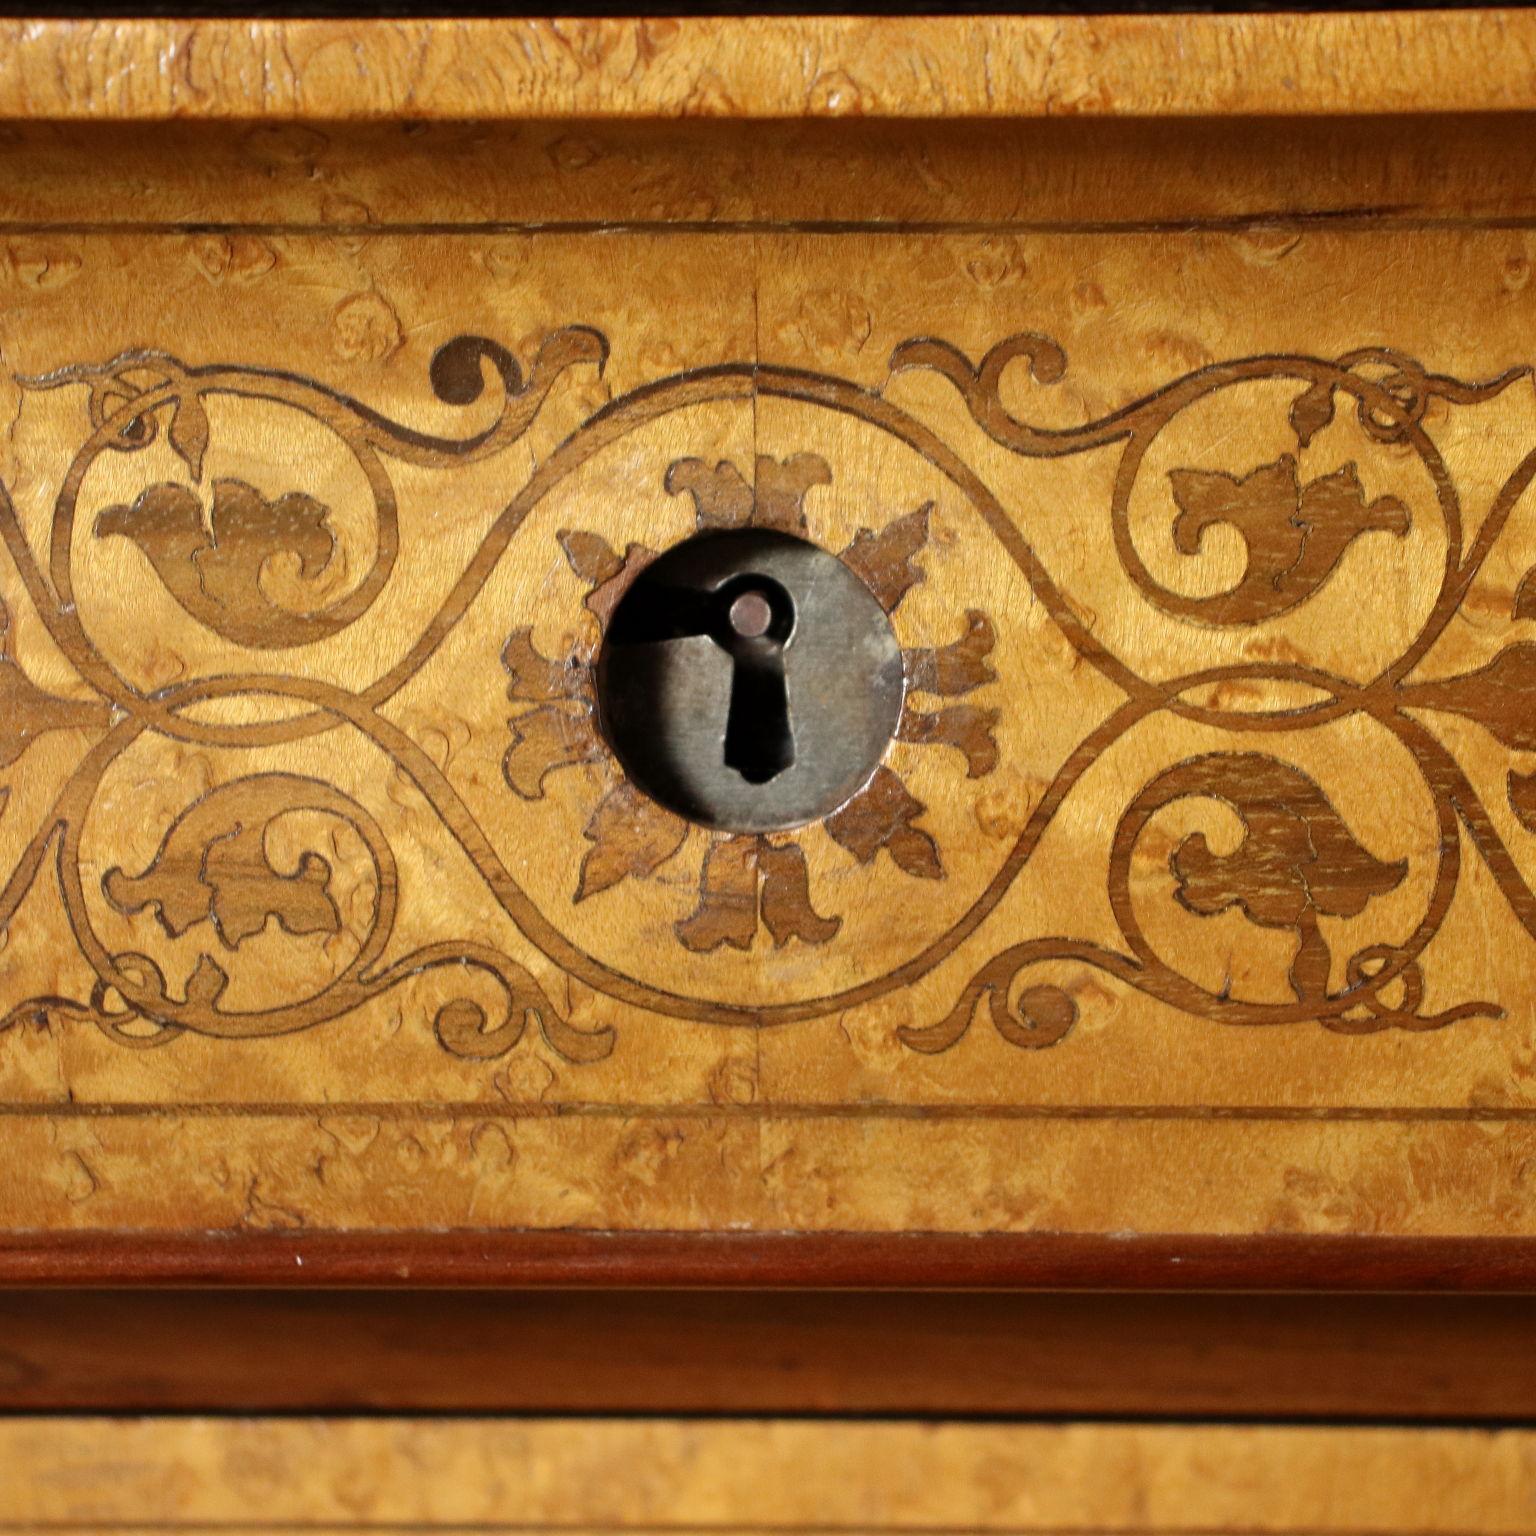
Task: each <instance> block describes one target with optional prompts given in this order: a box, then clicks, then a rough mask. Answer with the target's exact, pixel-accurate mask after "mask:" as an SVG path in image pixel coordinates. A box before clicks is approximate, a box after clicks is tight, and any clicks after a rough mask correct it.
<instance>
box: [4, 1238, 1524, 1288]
mask: <svg viewBox="0 0 1536 1536" xmlns="http://www.w3.org/2000/svg"><path fill="white" fill-rule="evenodd" d="M0 1285H8V1286H15V1285H27V1286H45V1285H63V1286H124V1285H134V1286H146V1285H209V1286H220V1285H228V1286H250V1285H263V1286H270V1285H303V1286H308V1287H314V1286H348V1287H365V1286H367V1287H371V1286H381V1287H407V1286H444V1287H465V1288H478V1287H487V1286H506V1287H528V1288H544V1287H559V1288H562V1289H572V1288H579V1287H588V1286H646V1287H662V1288H692V1287H697V1288H706V1289H709V1288H727V1287H729V1288H742V1289H753V1288H757V1289H766V1288H772V1287H779V1286H803V1287H813V1288H823V1289H859V1290H884V1289H902V1288H927V1289H1020V1290H1056V1291H1061V1290H1122V1289H1124V1290H1133V1289H1145V1290H1163V1291H1176V1290H1193V1289H1216V1290H1234V1291H1241V1290H1347V1291H1483V1292H1506V1293H1512V1292H1536V1240H1533V1239H1530V1238H1492V1239H1490V1238H1478V1239H1459V1238H1395V1237H1363V1236H1362V1237H1344V1236H1340V1237H1335V1236H1327V1237H1317V1236H1298V1235H1265V1236H1258V1237H1232V1238H1228V1237H1209V1236H1194V1237H1172V1236H1158V1237H1125V1238H1102V1237H1078V1236H1068V1235H1055V1234H1002V1233H988V1234H978V1235H976V1236H968V1235H965V1234H956V1233H853V1232H839V1233H815V1234H811V1233H718V1232H712V1233H687V1232H623V1233H618V1232H436V1233H433V1232H401V1233H368V1234H350V1233H343V1232H325V1233H313V1234H309V1235H294V1234H292V1233H267V1232H263V1233H250V1234H246V1233H241V1234H238V1235H228V1236H226V1235H221V1234H215V1233H207V1234H203V1235H200V1236H197V1237H187V1236H180V1235H177V1236H170V1235H158V1234H146V1233H95V1232H93V1233H48V1234H37V1235H27V1234H16V1235H14V1236H11V1237H8V1238H7V1239H6V1240H5V1242H4V1244H3V1245H0Z"/></svg>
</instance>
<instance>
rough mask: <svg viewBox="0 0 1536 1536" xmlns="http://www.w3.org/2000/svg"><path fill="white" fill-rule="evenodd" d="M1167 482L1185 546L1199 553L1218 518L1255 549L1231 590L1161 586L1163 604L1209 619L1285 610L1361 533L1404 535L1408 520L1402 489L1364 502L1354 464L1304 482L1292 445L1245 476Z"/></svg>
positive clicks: (1177, 477)
mask: <svg viewBox="0 0 1536 1536" xmlns="http://www.w3.org/2000/svg"><path fill="white" fill-rule="evenodd" d="M1169 480H1170V481H1171V483H1172V486H1173V499H1174V501H1175V502H1176V503H1177V504H1178V507H1179V513H1178V516H1177V517H1176V518H1175V519H1174V522H1173V542H1174V545H1175V547H1176V548H1177V549H1178V550H1179V553H1180V554H1184V555H1195V554H1198V553H1199V551H1200V546H1201V543H1202V541H1203V540H1204V538H1205V535H1206V531H1207V530H1208V529H1210V528H1214V527H1217V526H1220V525H1226V526H1229V527H1232V528H1235V529H1236V530H1237V531H1238V533H1239V534H1241V535H1242V538H1243V542H1244V543H1245V544H1246V545H1247V547H1248V563H1247V566H1246V568H1245V569H1244V571H1243V575H1242V579H1241V580H1240V581H1239V582H1238V584H1237V585H1236V586H1235V587H1232V588H1230V589H1229V590H1228V591H1226V592H1222V593H1218V594H1217V595H1216V596H1214V597H1185V596H1182V595H1180V594H1178V593H1173V592H1169V591H1167V590H1166V589H1165V588H1161V587H1158V588H1155V589H1154V591H1153V595H1154V596H1155V598H1156V600H1157V601H1158V603H1159V604H1161V605H1162V606H1163V607H1165V608H1169V609H1170V610H1172V611H1174V612H1178V613H1182V614H1184V615H1185V616H1186V617H1189V618H1193V619H1198V620H1199V621H1200V622H1202V623H1206V624H1257V623H1260V622H1262V621H1263V620H1265V619H1272V618H1275V617H1276V616H1278V615H1279V614H1282V613H1287V612H1289V611H1290V610H1291V609H1292V608H1295V607H1296V606H1298V605H1299V604H1300V603H1303V602H1305V601H1306V600H1307V599H1308V598H1309V597H1311V596H1313V594H1314V593H1316V592H1317V591H1318V590H1319V589H1320V588H1321V587H1322V585H1323V583H1324V582H1326V581H1327V580H1328V578H1329V576H1330V575H1332V573H1333V570H1334V567H1335V566H1337V565H1338V563H1339V561H1340V559H1342V557H1343V555H1344V552H1345V550H1346V549H1348V548H1349V546H1350V545H1351V544H1352V543H1353V542H1354V541H1355V540H1356V539H1358V538H1359V537H1360V536H1361V535H1362V534H1367V533H1391V534H1395V535H1396V536H1397V537H1398V538H1402V537H1404V536H1405V535H1406V534H1407V533H1408V530H1409V526H1410V524H1409V516H1408V509H1407V508H1406V507H1405V506H1404V505H1403V504H1402V502H1401V501H1399V500H1398V499H1397V497H1395V496H1378V497H1376V498H1375V499H1374V500H1372V501H1367V500H1366V496H1365V491H1364V488H1363V487H1362V485H1361V483H1360V474H1359V471H1358V470H1357V469H1356V467H1355V466H1354V464H1352V463H1351V464H1345V465H1344V466H1343V467H1342V468H1341V469H1337V470H1335V471H1334V472H1333V473H1332V474H1328V475H1323V476H1321V477H1320V478H1318V479H1316V480H1309V481H1308V482H1307V483H1306V484H1305V485H1303V484H1302V482H1301V478H1300V476H1299V474H1298V472H1297V467H1296V460H1295V458H1294V457H1293V456H1292V455H1291V454H1288V453H1287V454H1282V455H1281V456H1280V457H1279V458H1278V459H1276V460H1275V462H1274V463H1272V464H1264V465H1261V466H1260V467H1259V468H1258V469H1255V470H1253V471H1252V472H1251V473H1250V474H1247V475H1243V476H1237V475H1228V474H1225V473H1223V472H1222V471H1220V470H1204V469H1175V470H1173V471H1171V472H1170V474H1169Z"/></svg>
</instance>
